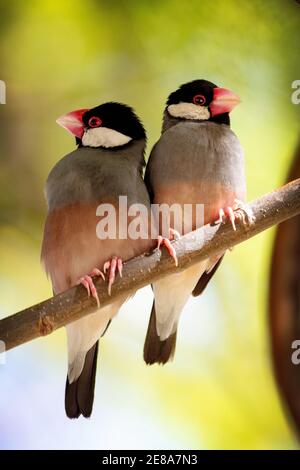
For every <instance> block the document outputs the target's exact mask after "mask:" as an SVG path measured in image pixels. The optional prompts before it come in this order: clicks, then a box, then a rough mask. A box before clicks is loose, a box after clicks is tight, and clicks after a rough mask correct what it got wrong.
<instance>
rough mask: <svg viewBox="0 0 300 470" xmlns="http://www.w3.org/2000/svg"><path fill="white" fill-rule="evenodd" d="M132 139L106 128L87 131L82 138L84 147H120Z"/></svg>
mask: <svg viewBox="0 0 300 470" xmlns="http://www.w3.org/2000/svg"><path fill="white" fill-rule="evenodd" d="M131 140H132V139H131V137H128V135H125V134H122V133H121V132H118V131H115V130H113V129H109V128H108V127H95V128H94V129H87V130H86V131H85V133H84V134H83V137H82V144H83V146H84V147H105V148H111V147H120V146H121V145H125V144H128V142H130V141H131Z"/></svg>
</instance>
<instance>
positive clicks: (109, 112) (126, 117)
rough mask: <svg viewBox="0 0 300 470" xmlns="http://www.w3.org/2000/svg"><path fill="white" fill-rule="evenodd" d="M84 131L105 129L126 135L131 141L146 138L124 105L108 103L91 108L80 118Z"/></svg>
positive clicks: (129, 109) (136, 119)
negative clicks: (97, 128) (98, 128)
mask: <svg viewBox="0 0 300 470" xmlns="http://www.w3.org/2000/svg"><path fill="white" fill-rule="evenodd" d="M82 122H83V124H84V127H85V129H94V128H96V127H106V128H108V129H113V130H115V131H117V132H120V133H121V134H124V135H127V136H128V137H130V138H131V139H133V140H140V139H145V138H146V133H145V129H144V127H143V125H142V123H141V121H140V120H139V118H138V117H137V115H136V114H135V112H134V111H133V109H132V108H130V107H129V106H127V105H126V104H121V103H115V102H109V103H104V104H100V106H96V107H95V108H92V109H90V110H88V111H86V113H84V114H83V116H82Z"/></svg>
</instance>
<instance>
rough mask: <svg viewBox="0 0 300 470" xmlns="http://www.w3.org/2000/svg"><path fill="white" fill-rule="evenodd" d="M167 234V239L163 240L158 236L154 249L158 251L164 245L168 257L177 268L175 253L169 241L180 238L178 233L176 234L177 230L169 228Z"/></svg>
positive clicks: (163, 238)
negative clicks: (168, 235)
mask: <svg viewBox="0 0 300 470" xmlns="http://www.w3.org/2000/svg"><path fill="white" fill-rule="evenodd" d="M169 234H170V237H169V238H165V237H162V236H161V235H158V238H157V247H156V249H157V250H159V249H160V247H161V246H162V245H165V247H166V248H167V250H168V252H169V255H170V256H171V257H172V258H173V259H174V262H175V266H178V259H177V255H176V251H175V248H174V247H173V245H172V243H171V240H178V239H179V238H180V233H179V232H177V230H174V229H173V228H170V229H169Z"/></svg>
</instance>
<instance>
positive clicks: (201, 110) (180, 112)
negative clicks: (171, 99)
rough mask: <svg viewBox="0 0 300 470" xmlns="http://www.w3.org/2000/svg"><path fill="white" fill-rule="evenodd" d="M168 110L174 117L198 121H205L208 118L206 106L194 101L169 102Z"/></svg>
mask: <svg viewBox="0 0 300 470" xmlns="http://www.w3.org/2000/svg"><path fill="white" fill-rule="evenodd" d="M168 112H169V113H170V114H171V116H173V117H176V118H183V119H195V120H198V121H207V120H208V119H209V118H210V112H209V110H208V108H206V107H205V106H199V105H196V104H194V103H178V104H170V106H168Z"/></svg>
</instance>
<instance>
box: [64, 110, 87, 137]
mask: <svg viewBox="0 0 300 470" xmlns="http://www.w3.org/2000/svg"><path fill="white" fill-rule="evenodd" d="M87 111H89V110H88V109H77V110H76V111H71V112H70V113H67V114H64V115H63V116H60V117H59V118H58V119H56V122H57V124H59V125H60V126H62V127H64V129H67V131H68V132H70V133H71V134H73V135H75V136H76V137H78V138H79V139H81V138H82V136H83V133H84V124H83V122H82V116H83V115H84V114H85V113H86V112H87Z"/></svg>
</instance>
